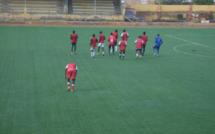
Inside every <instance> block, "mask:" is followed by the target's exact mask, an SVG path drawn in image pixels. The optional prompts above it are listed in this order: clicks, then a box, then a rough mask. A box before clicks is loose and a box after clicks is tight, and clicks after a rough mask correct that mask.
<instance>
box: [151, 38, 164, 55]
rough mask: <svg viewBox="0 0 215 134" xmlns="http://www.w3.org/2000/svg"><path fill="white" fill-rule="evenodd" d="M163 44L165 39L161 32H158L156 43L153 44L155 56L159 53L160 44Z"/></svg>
mask: <svg viewBox="0 0 215 134" xmlns="http://www.w3.org/2000/svg"><path fill="white" fill-rule="evenodd" d="M162 44H163V39H162V38H161V37H160V34H157V36H156V37H155V44H154V46H153V53H154V56H158V55H159V50H160V46H161V45H162Z"/></svg>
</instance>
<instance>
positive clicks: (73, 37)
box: [70, 30, 78, 54]
mask: <svg viewBox="0 0 215 134" xmlns="http://www.w3.org/2000/svg"><path fill="white" fill-rule="evenodd" d="M77 41H78V34H76V33H75V30H73V32H72V34H71V35H70V42H71V44H72V47H71V54H72V53H75V54H76V48H77V46H76V45H77Z"/></svg>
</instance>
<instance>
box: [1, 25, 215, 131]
mask: <svg viewBox="0 0 215 134" xmlns="http://www.w3.org/2000/svg"><path fill="white" fill-rule="evenodd" d="M73 29H75V30H76V31H77V33H78V34H79V42H78V50H77V52H78V54H77V55H70V54H69V48H70V41H69V35H70V33H71V32H72V30H73ZM122 29H123V28H118V30H119V32H121V31H122ZM100 30H103V32H104V33H105V35H106V36H108V35H109V33H110V32H111V31H113V30H115V28H103V27H96V28H85V27H81V28H78V27H75V28H73V27H15V26H10V27H9V26H8V27H5V26H1V27H0V133H1V134H213V133H215V129H214V126H215V118H214V117H215V76H214V74H215V73H214V72H215V62H214V61H215V46H214V39H215V29H213V28H212V29H191V28H190V29H189V28H182V29H179V28H178V29H173V28H172V29H167V28H127V30H128V32H129V34H130V38H129V43H128V47H127V53H126V59H125V60H124V61H120V60H119V58H118V56H117V55H115V56H107V55H106V56H104V57H103V56H101V55H99V56H97V57H96V58H95V60H94V59H92V58H90V53H89V38H90V36H91V34H93V33H96V34H97V35H98V33H99V31H100ZM143 31H146V32H147V34H148V36H149V42H148V45H147V48H146V55H145V56H144V57H143V58H142V59H135V47H134V43H133V42H134V40H135V38H136V37H137V36H138V35H140V34H141V33H142V32H143ZM157 33H160V34H161V36H162V37H163V40H164V44H163V46H162V47H161V51H160V56H159V57H154V56H153V54H152V45H153V40H154V36H155V35H156V34H157ZM106 44H107V43H106ZM106 52H107V47H106ZM71 61H73V62H76V63H77V65H78V67H79V72H78V76H77V83H76V89H77V91H76V92H75V93H74V94H72V93H68V92H67V87H66V82H65V79H64V68H65V66H66V64H67V63H69V62H71Z"/></svg>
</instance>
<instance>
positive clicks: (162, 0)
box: [155, 0, 214, 5]
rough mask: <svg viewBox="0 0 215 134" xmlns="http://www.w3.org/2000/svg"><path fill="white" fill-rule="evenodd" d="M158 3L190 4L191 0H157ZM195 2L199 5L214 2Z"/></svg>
mask: <svg viewBox="0 0 215 134" xmlns="http://www.w3.org/2000/svg"><path fill="white" fill-rule="evenodd" d="M155 3H156V4H168V5H173V4H188V3H189V0H156V2H155ZM192 3H193V4H198V5H211V4H213V3H214V2H213V0H192Z"/></svg>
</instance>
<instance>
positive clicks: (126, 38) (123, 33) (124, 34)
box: [121, 29, 129, 41]
mask: <svg viewBox="0 0 215 134" xmlns="http://www.w3.org/2000/svg"><path fill="white" fill-rule="evenodd" d="M128 37H129V34H128V32H127V31H126V30H125V29H124V30H123V32H122V33H121V38H122V40H125V41H128Z"/></svg>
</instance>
